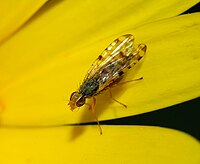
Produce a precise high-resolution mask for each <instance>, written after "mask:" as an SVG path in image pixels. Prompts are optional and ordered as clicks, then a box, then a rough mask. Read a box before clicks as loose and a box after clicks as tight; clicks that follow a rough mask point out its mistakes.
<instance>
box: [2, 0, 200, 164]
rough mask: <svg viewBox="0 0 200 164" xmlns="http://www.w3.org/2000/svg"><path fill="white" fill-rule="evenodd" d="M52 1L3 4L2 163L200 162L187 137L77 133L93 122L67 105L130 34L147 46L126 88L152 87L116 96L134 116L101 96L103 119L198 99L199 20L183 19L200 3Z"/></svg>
mask: <svg viewBox="0 0 200 164" xmlns="http://www.w3.org/2000/svg"><path fill="white" fill-rule="evenodd" d="M45 2H46V1H45V0H38V1H37V2H34V3H33V2H29V1H25V0H21V1H20V3H19V2H18V3H15V2H14V1H12V0H8V1H5V2H0V3H1V5H0V15H1V19H0V43H1V44H0V75H1V76H0V77H1V78H0V111H1V114H0V121H1V128H0V145H1V149H0V163H2V164H5V163H6V164H7V163H20V164H23V163H37V164H38V163H48V164H50V163H52V164H55V163H56V164H57V163H63V164H64V163H176V164H177V163H181V164H182V163H186V164H187V163H192V164H197V163H199V162H200V157H199V154H200V144H199V142H198V141H196V140H195V139H194V138H193V137H191V136H189V135H188V134H184V133H182V132H178V131H176V130H171V129H166V128H161V127H147V126H106V125H104V126H102V129H103V135H102V136H100V135H99V132H98V129H97V127H96V126H75V125H72V124H73V123H84V122H91V121H94V118H93V116H92V114H91V111H88V110H84V108H81V109H80V110H79V112H71V111H70V110H69V107H68V106H67V99H69V96H70V94H71V93H72V92H73V91H75V90H76V89H77V85H78V83H79V82H80V80H81V79H83V77H84V75H85V73H86V72H87V69H88V68H89V66H90V65H91V64H92V63H91V62H93V60H94V59H95V58H96V57H97V56H98V55H99V54H100V53H101V51H102V50H103V49H104V48H105V47H106V46H107V45H108V44H109V43H110V42H112V40H114V39H115V38H117V37H119V36H120V35H122V34H125V33H131V34H133V35H134V36H135V38H136V42H137V43H145V44H146V45H147V46H148V49H147V54H146V57H145V59H144V60H143V61H142V62H141V63H140V64H138V65H137V66H136V67H135V69H132V70H131V71H129V73H128V75H127V76H126V78H125V80H126V79H134V78H138V77H144V80H142V81H140V82H136V83H134V84H127V85H126V86H120V87H116V88H115V89H113V96H115V98H116V99H118V100H120V101H121V102H123V103H125V104H127V106H128V108H127V109H126V110H124V109H122V107H121V106H120V105H119V104H117V103H114V102H112V100H110V99H109V95H108V94H106V93H103V94H101V95H100V96H98V98H97V108H96V111H97V115H98V118H99V120H108V119H113V118H121V117H124V116H132V115H136V114H140V113H145V112H149V111H154V110H157V109H161V108H164V107H167V106H171V105H174V104H177V103H180V102H184V101H187V100H191V99H194V98H196V97H199V95H200V92H199V91H200V76H199V71H200V67H199V64H200V47H199V43H200V19H199V17H200V14H199V13H195V14H188V15H182V16H177V15H178V14H180V13H182V12H183V11H185V10H187V9H188V8H190V7H191V6H193V5H195V4H196V3H198V1H197V0H191V1H189V2H185V1H182V0H176V1H169V0H168V1H167V0H161V1H156V0H155V1H139V0H134V1H133V0H128V1H121V0H117V1H113V2H109V1H105V0H103V1H96V0H94V1H80V2H77V1H72V0H66V1H49V2H48V3H46V4H45ZM43 4H44V5H43ZM42 5H43V6H42ZM41 6H42V7H41ZM40 7H41V8H40ZM63 125H66V126H63Z"/></svg>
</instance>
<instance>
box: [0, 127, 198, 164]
mask: <svg viewBox="0 0 200 164" xmlns="http://www.w3.org/2000/svg"><path fill="white" fill-rule="evenodd" d="M102 128H103V135H101V136H100V135H99V132H98V128H97V127H96V126H74V127H72V126H66V127H55V128H39V129H37V128H32V129H31V128H29V129H26V128H25V129H13V128H10V129H7V128H1V129H0V145H1V149H0V154H1V155H0V156H1V158H0V162H1V163H6V164H9V163H20V164H25V163H31V164H40V163H41V164H44V163H48V164H55V163H59V164H66V163H75V164H76V163H82V164H84V163H138V164H143V163H149V164H151V163H152V164H160V163H163V164H168V163H171V164H177V163H181V164H188V163H190V164H199V162H200V156H199V154H200V144H199V142H198V141H197V140H195V139H194V138H193V137H191V136H189V135H186V134H184V133H181V132H178V131H175V130H170V129H164V128H158V127H143V126H102Z"/></svg>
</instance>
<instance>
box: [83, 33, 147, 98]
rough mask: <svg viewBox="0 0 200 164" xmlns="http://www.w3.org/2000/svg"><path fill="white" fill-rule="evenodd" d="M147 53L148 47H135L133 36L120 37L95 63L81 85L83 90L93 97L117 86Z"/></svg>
mask: <svg viewBox="0 0 200 164" xmlns="http://www.w3.org/2000/svg"><path fill="white" fill-rule="evenodd" d="M145 52H146V45H144V44H139V45H134V38H133V36H132V35H131V34H127V35H123V36H121V37H119V38H118V39H116V40H114V41H113V42H112V43H111V44H110V45H109V46H108V47H107V48H106V49H105V50H104V51H103V52H102V53H101V55H99V57H98V58H97V59H96V60H95V61H94V63H93V64H92V66H91V68H90V69H89V71H88V73H87V75H86V77H85V79H84V81H83V83H82V85H81V90H82V89H83V90H84V89H85V90H86V91H89V92H90V94H88V93H87V94H86V95H90V96H92V95H96V94H98V93H99V92H101V91H103V90H105V89H106V88H107V87H110V86H112V85H113V84H116V83H117V82H118V81H119V80H120V79H121V77H122V76H123V74H124V73H125V72H126V71H127V70H128V69H130V68H131V66H132V65H135V64H136V63H137V62H138V61H139V60H140V59H141V58H142V57H143V56H144V54H145ZM86 86H88V87H86ZM93 86H95V88H96V87H97V86H98V90H93V89H92V87H93Z"/></svg>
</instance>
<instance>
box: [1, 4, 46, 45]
mask: <svg viewBox="0 0 200 164" xmlns="http://www.w3.org/2000/svg"><path fill="white" fill-rule="evenodd" d="M46 1H47V0H37V1H27V0H20V1H13V0H6V1H1V2H0V16H1V19H0V43H1V42H2V41H3V40H4V39H6V38H7V37H9V36H10V35H11V34H12V33H13V32H15V31H16V30H17V29H18V28H19V27H20V26H22V25H23V24H24V23H25V22H26V21H27V20H28V19H29V18H30V17H31V16H32V15H33V14H34V13H35V12H36V11H37V10H38V9H39V8H40V7H41V6H42V5H43V4H44V3H45V2H46Z"/></svg>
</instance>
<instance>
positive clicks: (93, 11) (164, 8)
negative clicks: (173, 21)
mask: <svg viewBox="0 0 200 164" xmlns="http://www.w3.org/2000/svg"><path fill="white" fill-rule="evenodd" d="M37 2H38V3H35V2H34V5H33V6H39V5H37V4H41V2H40V1H37ZM197 2H198V0H190V1H187V2H185V1H182V0H173V1H169V0H160V1H158V0H154V1H148V3H147V2H146V1H141V0H134V1H133V0H127V1H122V0H117V1H109V2H108V1H107V0H102V1H101V3H100V2H99V1H98V0H93V1H79V2H77V1H74V0H67V1H50V2H49V3H47V4H46V5H45V6H44V7H43V8H42V9H41V10H40V11H39V12H38V13H37V14H36V15H35V16H34V18H32V19H31V20H29V22H27V23H26V25H25V26H23V27H22V28H21V29H20V30H18V32H17V33H15V35H14V36H12V38H10V39H8V40H6V42H5V43H3V45H1V46H0V56H1V60H0V66H1V67H0V68H3V69H2V70H3V71H1V69H0V74H1V78H0V86H4V85H8V84H9V83H10V82H12V81H14V80H15V78H17V79H18V78H19V76H23V74H24V73H25V74H26V73H27V72H28V71H30V70H31V69H34V68H35V67H38V65H40V64H43V63H44V62H48V61H49V60H54V57H55V56H56V57H57V56H58V55H61V54H62V55H63V52H65V55H67V54H72V53H73V51H74V50H75V51H77V49H80V47H83V46H85V45H88V44H91V43H92V44H93V43H94V42H95V41H99V40H101V39H104V38H106V37H108V36H112V35H113V34H116V33H118V32H121V31H125V30H127V29H129V28H133V27H138V26H139V25H141V24H145V23H147V22H152V21H157V20H160V19H163V18H168V17H172V16H175V15H177V14H180V13H182V12H183V11H185V10H187V9H188V8H189V7H191V6H193V5H194V4H196V3H197ZM23 3H25V1H24V2H23ZM23 3H22V4H23ZM26 3H27V2H26ZM26 3H25V4H26ZM9 4H10V3H9ZM31 5H32V3H30V6H31ZM13 6H14V5H13ZM27 8H28V7H27ZM35 8H36V7H35ZM28 9H29V8H28ZM14 11H15V10H13V12H14ZM19 11H23V10H21V8H19ZM31 11H33V9H32V10H31V9H30V11H28V12H29V14H23V13H22V14H21V13H19V16H21V15H29V17H30V15H31V13H32V12H31ZM25 12H27V10H25ZM13 15H18V14H15V13H13ZM25 17H26V18H27V17H28V16H25ZM23 18H24V17H23ZM5 20H9V19H8V18H6V19H5ZM15 20H16V22H19V23H20V24H22V22H24V21H25V18H24V19H23V20H24V21H20V20H19V21H18V18H15ZM16 22H14V23H16ZM9 25H10V24H6V27H4V29H2V30H0V31H2V33H3V34H5V35H6V36H7V35H8V33H9V34H10V33H11V32H10V31H9V32H6V31H5V29H10V28H13V27H15V25H12V27H10V26H11V25H10V26H9ZM17 27H18V26H17ZM14 29H15V30H16V27H15V28H14ZM14 29H12V30H11V31H12V32H13V31H14ZM4 37H5V36H4ZM4 37H3V38H4ZM2 72H3V73H2ZM4 72H5V73H6V76H4Z"/></svg>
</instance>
